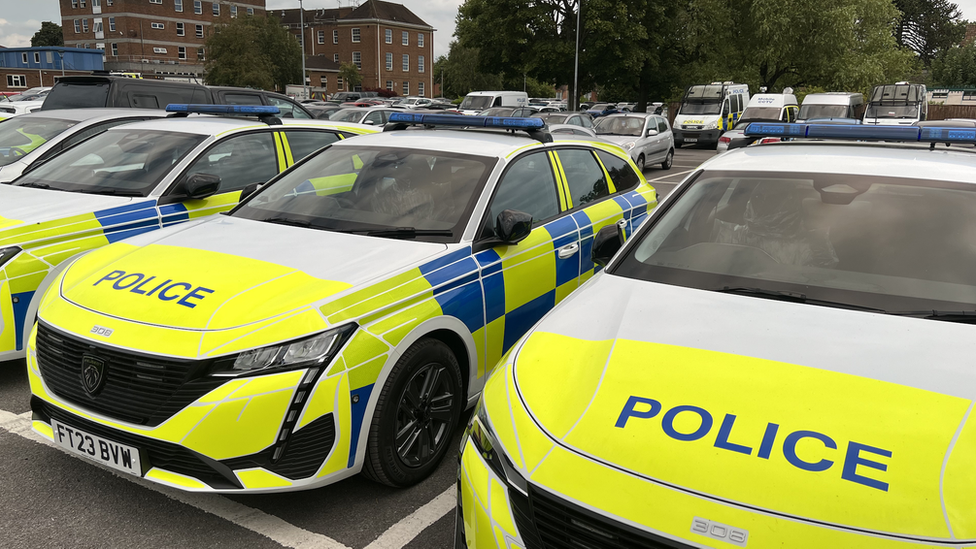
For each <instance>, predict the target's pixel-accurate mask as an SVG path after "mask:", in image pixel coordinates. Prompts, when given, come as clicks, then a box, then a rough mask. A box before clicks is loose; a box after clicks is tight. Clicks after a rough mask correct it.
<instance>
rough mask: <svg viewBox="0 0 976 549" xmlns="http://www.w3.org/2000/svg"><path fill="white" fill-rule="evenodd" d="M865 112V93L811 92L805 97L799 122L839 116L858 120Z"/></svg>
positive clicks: (798, 118)
mask: <svg viewBox="0 0 976 549" xmlns="http://www.w3.org/2000/svg"><path fill="white" fill-rule="evenodd" d="M863 114H864V95H863V94H860V93H849V92H827V93H811V94H807V95H806V96H805V97H804V98H803V103H802V104H801V105H800V115H799V117H797V122H806V121H807V120H815V119H838V118H848V119H853V120H855V121H857V120H860V119H861V116H862V115H863Z"/></svg>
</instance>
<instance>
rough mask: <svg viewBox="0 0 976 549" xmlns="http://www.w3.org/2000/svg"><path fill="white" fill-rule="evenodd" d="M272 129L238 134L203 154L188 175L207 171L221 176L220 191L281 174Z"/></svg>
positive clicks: (191, 167) (226, 190)
mask: <svg viewBox="0 0 976 549" xmlns="http://www.w3.org/2000/svg"><path fill="white" fill-rule="evenodd" d="M277 158H278V156H277V154H276V153H275V148H274V137H273V136H272V135H271V132H260V133H252V134H247V135H238V136H234V137H230V138H228V139H225V140H223V141H221V142H220V143H218V144H216V145H214V146H213V147H211V148H210V149H209V150H208V151H207V152H205V153H204V154H203V155H201V156H200V158H198V159H197V160H196V162H194V163H193V164H192V165H191V166H190V168H189V169H188V170H187V171H186V174H185V175H184V177H189V176H191V175H193V174H196V173H206V174H210V175H216V176H217V177H220V188H219V190H218V191H217V192H218V193H225V192H229V191H236V190H239V189H243V188H244V187H246V186H248V185H250V184H251V183H264V182H265V181H267V180H269V179H271V178H272V177H274V176H275V175H277V173H278V162H277Z"/></svg>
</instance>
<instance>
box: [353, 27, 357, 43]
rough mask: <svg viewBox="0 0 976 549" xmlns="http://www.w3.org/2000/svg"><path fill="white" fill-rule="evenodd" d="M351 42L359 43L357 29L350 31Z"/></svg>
mask: <svg viewBox="0 0 976 549" xmlns="http://www.w3.org/2000/svg"><path fill="white" fill-rule="evenodd" d="M352 41H353V42H356V43H358V42H359V29H358V28H355V29H352Z"/></svg>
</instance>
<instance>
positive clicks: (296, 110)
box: [268, 95, 311, 118]
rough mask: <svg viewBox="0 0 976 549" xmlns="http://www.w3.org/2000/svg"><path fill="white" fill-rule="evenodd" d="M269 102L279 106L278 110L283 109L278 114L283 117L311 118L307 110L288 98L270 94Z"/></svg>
mask: <svg viewBox="0 0 976 549" xmlns="http://www.w3.org/2000/svg"><path fill="white" fill-rule="evenodd" d="M268 102H269V103H271V104H272V105H274V106H276V107H278V110H280V111H281V114H279V115H278V116H280V117H281V118H311V116H309V115H307V114H305V111H303V110H302V109H301V107H299V106H298V105H296V104H295V103H292V102H291V101H289V100H287V99H282V98H281V97H275V96H273V95H271V96H268Z"/></svg>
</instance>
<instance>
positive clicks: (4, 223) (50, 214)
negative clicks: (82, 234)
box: [0, 185, 133, 244]
mask: <svg viewBox="0 0 976 549" xmlns="http://www.w3.org/2000/svg"><path fill="white" fill-rule="evenodd" d="M132 200H133V199H132V198H126V197H118V196H104V195H93V194H84V193H69V192H61V191H52V190H45V189H34V188H30V187H17V186H14V185H0V242H6V241H8V234H9V233H10V232H11V231H10V229H17V230H16V232H17V233H18V234H20V233H25V232H31V230H32V229H31V228H30V227H27V226H29V225H37V224H39V223H40V224H46V226H45V227H34V228H45V229H50V228H53V225H61V223H59V222H58V221H59V220H64V223H65V224H75V223H78V222H79V221H84V220H79V219H74V218H76V217H77V216H81V215H88V216H90V218H91V221H95V219H96V217H97V216H96V215H94V214H97V212H100V211H101V210H106V209H110V208H112V207H114V206H122V205H124V204H128V203H130V202H132ZM96 225H97V224H96ZM12 243H15V244H16V243H19V242H12Z"/></svg>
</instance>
